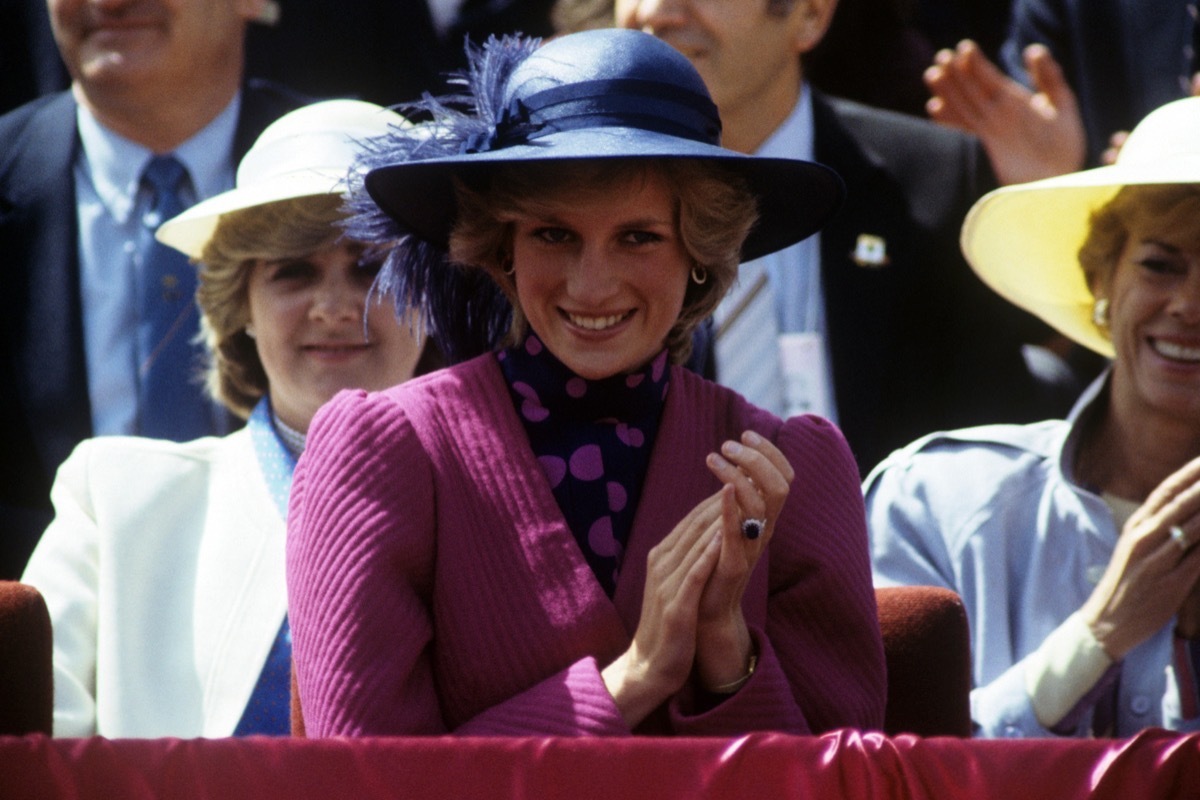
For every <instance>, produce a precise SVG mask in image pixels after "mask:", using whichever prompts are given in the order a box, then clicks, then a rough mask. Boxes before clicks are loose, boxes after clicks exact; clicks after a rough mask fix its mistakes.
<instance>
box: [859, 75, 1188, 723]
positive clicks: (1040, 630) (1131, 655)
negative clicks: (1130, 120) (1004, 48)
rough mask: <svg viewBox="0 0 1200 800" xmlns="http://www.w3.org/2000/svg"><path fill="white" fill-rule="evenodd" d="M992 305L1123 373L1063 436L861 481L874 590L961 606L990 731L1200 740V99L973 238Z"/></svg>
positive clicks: (995, 200)
mask: <svg viewBox="0 0 1200 800" xmlns="http://www.w3.org/2000/svg"><path fill="white" fill-rule="evenodd" d="M962 241H963V248H964V250H965V252H966V255H967V258H968V260H969V261H970V262H971V265H972V266H973V267H974V268H975V270H976V271H977V272H978V273H979V275H980V276H981V277H982V278H983V279H984V280H985V281H986V282H987V283H988V284H990V285H991V286H992V287H993V288H994V289H995V290H996V291H997V292H999V293H1000V294H1002V295H1003V296H1005V297H1006V298H1008V299H1009V300H1011V301H1012V302H1014V303H1016V304H1017V305H1019V306H1021V307H1022V308H1025V309H1027V310H1029V311H1032V312H1033V313H1035V314H1037V315H1039V316H1040V317H1041V318H1042V319H1044V320H1046V321H1047V322H1049V323H1050V324H1051V325H1054V326H1055V327H1056V328H1058V329H1059V330H1060V331H1062V332H1063V333H1064V334H1066V335H1067V336H1069V337H1071V338H1072V339H1073V340H1075V341H1077V342H1080V343H1082V344H1084V345H1086V346H1088V347H1090V348H1092V349H1093V350H1096V351H1097V352H1099V353H1101V354H1103V355H1105V356H1109V357H1111V358H1112V359H1113V360H1112V365H1111V367H1110V368H1109V369H1108V370H1107V371H1106V372H1105V374H1104V375H1103V376H1101V377H1100V378H1099V379H1098V380H1097V381H1096V382H1095V384H1093V385H1092V386H1091V387H1090V388H1089V389H1088V390H1087V391H1086V392H1085V393H1084V395H1083V396H1082V397H1081V398H1080V399H1079V402H1078V403H1077V405H1076V407H1075V408H1074V410H1073V411H1072V413H1071V414H1070V416H1069V417H1068V419H1066V420H1062V421H1047V422H1043V423H1037V424H1033V425H1027V426H999V425H997V426H990V427H983V428H973V429H966V430H959V431H952V432H949V433H938V434H934V435H932V436H929V437H926V438H924V439H921V440H920V441H917V442H915V443H914V444H912V445H910V446H909V447H907V448H905V449H904V450H901V451H898V452H897V453H895V454H893V455H892V456H891V457H890V458H889V459H887V460H886V461H885V462H884V463H882V464H881V465H880V466H879V467H878V468H877V469H876V470H874V472H873V473H872V474H871V475H870V476H868V478H867V480H866V483H865V491H866V500H867V511H868V520H869V523H870V529H871V535H872V557H873V561H874V569H875V575H876V583H877V584H880V585H891V584H936V585H942V586H947V587H949V588H951V589H954V590H955V591H957V592H959V594H961V595H962V597H963V600H964V602H965V604H966V608H967V615H968V618H969V620H970V625H971V633H972V658H973V663H974V676H973V677H974V684H975V689H974V690H973V691H972V694H971V709H972V715H973V717H974V720H975V723H976V724H977V725H978V730H979V733H980V735H983V736H1049V735H1067V736H1088V735H1101V736H1103V735H1111V736H1127V735H1131V734H1133V733H1135V732H1136V731H1138V730H1139V729H1141V728H1145V727H1148V726H1162V727H1168V728H1173V729H1176V730H1189V731H1190V730H1197V729H1200V704H1198V699H1200V698H1198V695H1197V686H1198V678H1200V672H1198V670H1200V547H1196V546H1195V545H1196V544H1197V543H1198V542H1200V458H1198V456H1200V99H1197V98H1189V99H1185V100H1179V101H1176V102H1173V103H1170V104H1168V105H1165V106H1163V107H1161V108H1159V109H1158V110H1156V111H1154V112H1153V113H1152V114H1150V115H1149V116H1147V117H1146V119H1145V120H1143V121H1142V123H1141V124H1140V125H1138V127H1137V128H1136V129H1135V130H1134V131H1133V133H1132V134H1131V135H1130V137H1129V139H1128V141H1127V143H1126V144H1125V147H1124V148H1123V149H1122V151H1121V154H1120V157H1119V159H1118V161H1117V162H1116V164H1115V165H1114V166H1111V167H1103V168H1100V169H1094V170H1088V171H1084V172H1078V173H1073V174H1070V175H1064V176H1060V177H1057V178H1052V179H1049V180H1045V181H1038V182H1035V183H1029V184H1023V185H1018V186H1010V187H1006V188H1003V189H1000V190H997V191H996V192H993V193H992V194H989V195H987V196H986V197H984V198H982V199H981V200H980V201H979V202H978V203H977V204H976V206H975V208H974V209H972V211H971V213H970V215H969V216H968V218H967V220H966V223H965V224H964V226H963V236H962Z"/></svg>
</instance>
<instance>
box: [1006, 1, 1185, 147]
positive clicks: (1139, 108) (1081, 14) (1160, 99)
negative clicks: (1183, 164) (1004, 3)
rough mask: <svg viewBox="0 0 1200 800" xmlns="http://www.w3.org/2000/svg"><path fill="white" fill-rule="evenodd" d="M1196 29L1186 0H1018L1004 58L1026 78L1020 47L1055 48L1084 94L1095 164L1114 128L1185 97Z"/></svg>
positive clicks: (1074, 84) (1070, 80)
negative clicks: (1034, 44)
mask: <svg viewBox="0 0 1200 800" xmlns="http://www.w3.org/2000/svg"><path fill="white" fill-rule="evenodd" d="M1195 27H1196V23H1195V22H1194V21H1193V20H1192V18H1191V16H1190V15H1189V14H1188V11H1187V3H1185V2H1183V0H1015V2H1014V3H1013V10H1012V26H1011V30H1010V32H1009V36H1008V39H1007V40H1006V41H1005V43H1004V46H1003V47H1002V48H1001V57H1002V59H1003V61H1004V66H1005V69H1007V70H1008V72H1009V73H1010V74H1011V75H1013V76H1015V77H1016V78H1018V79H1019V80H1021V81H1023V82H1025V83H1026V84H1028V83H1029V77H1028V75H1027V74H1026V72H1025V67H1024V65H1023V64H1022V61H1021V51H1022V50H1023V49H1024V48H1025V46H1026V45H1029V44H1033V43H1035V42H1040V43H1041V44H1044V45H1046V46H1047V47H1048V48H1050V52H1051V53H1053V54H1054V57H1055V58H1056V59H1057V60H1058V62H1059V64H1061V65H1062V68H1063V71H1064V73H1065V74H1066V78H1067V82H1068V83H1070V84H1071V87H1072V88H1073V89H1074V90H1075V93H1076V94H1077V95H1078V96H1079V107H1080V110H1081V111H1082V112H1083V124H1084V128H1085V129H1086V130H1087V139H1088V159H1089V163H1090V164H1093V165H1094V164H1099V160H1100V154H1101V153H1102V152H1103V151H1104V148H1105V147H1107V146H1108V138H1109V136H1111V135H1112V134H1113V133H1114V132H1115V131H1122V130H1124V131H1127V130H1130V129H1132V128H1133V126H1135V125H1136V124H1137V123H1138V122H1139V121H1141V119H1142V117H1144V116H1146V115H1147V114H1148V113H1150V112H1151V111H1153V110H1154V109H1156V108H1158V107H1159V106H1161V105H1163V104H1164V103H1168V102H1170V101H1172V100H1178V99H1179V98H1181V97H1186V96H1187V94H1188V89H1187V85H1188V81H1189V80H1190V78H1191V75H1192V73H1193V72H1195V71H1196V69H1197V56H1196V55H1195V54H1194V53H1193V50H1194V38H1193V37H1194V36H1195Z"/></svg>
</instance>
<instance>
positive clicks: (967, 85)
mask: <svg viewBox="0 0 1200 800" xmlns="http://www.w3.org/2000/svg"><path fill="white" fill-rule="evenodd" d="M1023 55H1024V58H1025V67H1026V69H1027V70H1028V71H1029V75H1030V77H1031V78H1032V80H1033V83H1034V86H1035V88H1036V91H1033V92H1031V91H1030V90H1029V89H1027V88H1026V87H1025V86H1023V85H1021V84H1020V83H1019V82H1017V81H1015V80H1013V79H1012V78H1010V77H1009V76H1008V75H1006V74H1004V73H1003V72H1001V71H1000V69H999V68H998V67H997V66H996V65H995V64H993V63H992V62H991V61H989V60H988V58H987V56H985V55H984V54H983V51H982V50H980V49H979V46H978V45H977V44H975V43H974V42H972V41H970V40H964V41H962V42H960V43H959V44H958V47H957V48H955V49H954V50H941V51H939V52H938V53H937V55H936V56H935V57H934V63H933V66H931V67H929V69H927V70H926V71H925V85H926V86H928V87H929V91H930V92H931V93H932V94H933V97H932V98H930V100H929V102H928V103H927V104H926V110H927V111H928V112H929V116H930V117H931V118H933V119H934V120H936V121H937V122H940V123H941V124H943V125H947V126H950V127H954V128H959V129H961V130H964V131H967V132H969V133H973V134H975V135H976V136H978V137H979V139H980V141H981V142H982V143H983V147H984V149H985V150H986V151H987V154H988V159H989V160H990V161H991V163H992V170H993V171H994V172H995V173H996V177H997V178H998V179H999V181H1000V183H1002V184H1010V183H1024V182H1026V181H1032V180H1038V179H1040V178H1049V177H1052V176H1054V175H1061V174H1063V173H1066V172H1074V171H1076V170H1079V169H1082V168H1083V165H1084V161H1085V158H1086V155H1087V140H1086V136H1085V134H1084V130H1083V120H1082V118H1081V117H1080V114H1079V104H1078V102H1077V101H1076V99H1075V93H1074V92H1073V91H1072V90H1071V87H1070V86H1069V85H1068V84H1067V82H1066V79H1065V78H1064V77H1063V74H1062V69H1061V68H1060V67H1059V65H1058V62H1057V61H1055V60H1054V57H1053V56H1051V55H1050V51H1049V50H1047V49H1046V48H1045V47H1044V46H1042V45H1040V44H1033V45H1030V46H1029V47H1027V48H1025V52H1024V54H1023Z"/></svg>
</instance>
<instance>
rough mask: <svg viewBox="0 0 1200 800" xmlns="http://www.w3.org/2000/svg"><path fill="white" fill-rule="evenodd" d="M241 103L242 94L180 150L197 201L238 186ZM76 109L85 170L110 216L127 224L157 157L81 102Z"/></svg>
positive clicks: (177, 150)
mask: <svg viewBox="0 0 1200 800" xmlns="http://www.w3.org/2000/svg"><path fill="white" fill-rule="evenodd" d="M241 105H242V95H241V92H238V93H237V94H236V95H235V96H234V98H233V100H231V101H230V102H229V105H227V106H226V107H225V108H224V110H222V111H221V113H220V114H218V115H217V116H216V117H215V118H214V119H213V120H212V121H211V122H210V123H208V124H207V125H205V126H204V127H203V128H201V129H200V131H198V132H197V133H196V134H195V135H194V136H192V137H191V138H190V139H188V140H187V141H186V142H184V143H183V144H181V145H180V146H179V147H177V148H175V151H174V153H175V156H176V157H177V158H178V159H179V160H180V161H182V162H183V165H184V166H185V167H187V171H188V176H189V177H190V178H191V181H192V188H193V190H194V191H195V197H193V198H192V201H193V202H194V201H197V200H200V199H203V198H206V197H212V196H213V195H215V194H219V193H220V192H223V191H225V190H226V189H229V188H232V186H233V175H234V167H233V137H234V132H235V131H236V129H237V120H238V115H239V112H240V110H241ZM76 109H77V110H76V127H77V129H78V130H79V140H80V144H81V145H82V151H81V166H82V168H83V170H84V171H85V172H86V173H87V174H88V176H89V177H90V178H91V182H92V185H93V186H95V187H96V194H97V195H98V196H99V197H100V201H101V202H102V203H104V206H105V207H106V208H107V209H108V212H109V214H111V215H112V217H113V219H114V220H116V221H117V223H118V224H124V223H125V222H126V221H127V220H128V219H129V216H130V214H132V213H133V209H134V206H135V204H136V202H137V195H138V184H139V183H140V181H141V175H142V171H143V170H144V169H145V167H146V163H147V162H148V161H149V160H150V159H151V158H152V157H153V156H154V153H152V152H151V151H150V150H149V149H147V148H146V147H143V146H142V145H140V144H138V143H136V142H133V141H131V140H129V139H126V138H125V137H124V136H121V135H120V134H118V133H115V132H114V131H112V130H109V129H108V128H106V127H105V126H104V125H103V124H102V123H101V122H100V121H99V120H97V119H96V117H95V116H94V115H93V114H92V113H91V111H89V110H88V109H87V107H86V106H84V105H83V104H82V103H78V104H76Z"/></svg>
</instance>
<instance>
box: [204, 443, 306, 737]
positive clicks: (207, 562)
mask: <svg viewBox="0 0 1200 800" xmlns="http://www.w3.org/2000/svg"><path fill="white" fill-rule="evenodd" d="M210 483H211V490H210V492H209V494H210V496H211V497H212V498H213V502H212V504H211V505H210V506H209V508H208V511H207V514H208V520H207V521H206V524H205V532H204V538H203V540H202V542H201V548H200V553H199V557H198V562H197V570H196V572H197V577H196V596H197V598H202V599H203V602H197V604H196V647H197V648H198V654H199V657H198V659H197V663H198V664H200V665H201V674H200V679H201V681H202V686H203V694H204V704H205V709H204V715H203V716H204V719H205V725H206V730H205V731H204V735H206V736H227V735H229V732H230V731H232V730H233V729H234V728H235V727H236V726H237V723H238V720H240V719H241V716H242V712H243V711H244V710H245V707H246V703H247V701H248V700H249V699H250V694H251V692H252V691H253V690H254V685H255V683H256V682H257V680H258V676H259V673H260V672H261V671H262V667H263V663H264V662H265V661H266V657H267V653H268V652H269V651H270V649H271V645H272V643H273V642H274V641H275V636H276V634H277V633H278V632H279V626H280V625H281V624H282V623H283V617H284V614H285V612H286V608H287V587H286V583H285V576H284V560H285V559H284V538H285V525H284V520H283V518H282V517H281V516H280V514H279V511H278V509H277V508H276V506H275V502H274V501H273V500H272V498H271V496H270V493H269V491H268V489H267V485H266V481H265V479H264V478H263V476H262V472H261V471H260V469H259V467H258V461H257V458H256V456H255V453H254V446H253V444H252V442H251V438H250V431H249V430H247V429H243V430H240V431H238V432H237V433H234V434H231V435H229V436H227V437H226V438H225V439H224V440H222V447H221V449H220V451H219V453H218V455H217V456H215V457H214V463H213V464H212V475H211V477H210ZM205 652H207V653H208V654H209V655H208V656H207V661H205V660H204V659H205V658H206V656H205V655H204V654H205Z"/></svg>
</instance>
